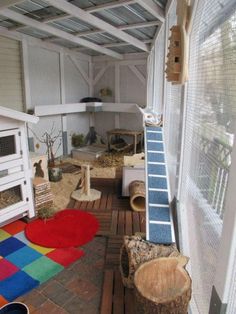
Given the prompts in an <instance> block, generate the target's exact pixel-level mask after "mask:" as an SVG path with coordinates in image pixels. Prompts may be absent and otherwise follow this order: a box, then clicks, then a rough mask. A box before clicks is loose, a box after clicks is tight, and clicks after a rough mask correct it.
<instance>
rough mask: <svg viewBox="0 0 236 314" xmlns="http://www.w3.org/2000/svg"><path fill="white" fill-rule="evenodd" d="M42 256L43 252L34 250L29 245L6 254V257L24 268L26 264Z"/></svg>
mask: <svg viewBox="0 0 236 314" xmlns="http://www.w3.org/2000/svg"><path fill="white" fill-rule="evenodd" d="M41 256H42V254H40V253H39V252H37V251H36V250H33V249H31V248H30V247H28V246H24V247H23V248H21V249H19V250H17V251H15V252H13V253H11V254H10V255H8V256H6V259H7V260H8V261H10V262H11V263H13V264H15V265H16V266H18V267H19V268H23V267H25V266H26V265H28V264H30V263H32V262H33V261H35V260H36V259H38V258H40V257H41Z"/></svg>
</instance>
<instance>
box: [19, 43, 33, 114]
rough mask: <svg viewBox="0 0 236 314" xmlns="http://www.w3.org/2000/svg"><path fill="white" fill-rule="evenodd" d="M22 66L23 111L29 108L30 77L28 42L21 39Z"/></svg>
mask: <svg viewBox="0 0 236 314" xmlns="http://www.w3.org/2000/svg"><path fill="white" fill-rule="evenodd" d="M21 49H22V67H23V80H24V98H25V108H24V109H25V111H27V110H28V109H31V93H30V79H29V54H28V44H27V42H26V40H25V39H24V40H22V43H21Z"/></svg>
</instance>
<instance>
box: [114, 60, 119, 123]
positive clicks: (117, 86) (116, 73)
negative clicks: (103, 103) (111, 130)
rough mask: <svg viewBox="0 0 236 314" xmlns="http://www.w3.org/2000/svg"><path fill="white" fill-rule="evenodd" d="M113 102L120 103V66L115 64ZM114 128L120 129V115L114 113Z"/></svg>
mask: <svg viewBox="0 0 236 314" xmlns="http://www.w3.org/2000/svg"><path fill="white" fill-rule="evenodd" d="M115 102H116V103H120V65H119V63H117V62H116V64H115ZM115 128H116V129H119V128H120V114H119V113H115Z"/></svg>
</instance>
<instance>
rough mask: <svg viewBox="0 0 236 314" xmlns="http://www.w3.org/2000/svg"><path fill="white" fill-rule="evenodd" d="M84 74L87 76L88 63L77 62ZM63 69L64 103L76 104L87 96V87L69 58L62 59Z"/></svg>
mask: <svg viewBox="0 0 236 314" xmlns="http://www.w3.org/2000/svg"><path fill="white" fill-rule="evenodd" d="M78 62H79V64H80V65H81V67H82V68H83V69H84V71H85V73H86V74H87V75H88V74H89V67H88V62H86V61H79V60H78ZM64 67H65V103H77V102H79V101H80V100H81V99H82V98H84V97H88V96H89V86H88V83H87V82H86V81H85V80H84V78H83V76H82V75H81V73H80V72H79V71H78V69H77V68H76V67H75V65H74V64H73V63H72V61H71V59H70V58H69V56H65V57H64Z"/></svg>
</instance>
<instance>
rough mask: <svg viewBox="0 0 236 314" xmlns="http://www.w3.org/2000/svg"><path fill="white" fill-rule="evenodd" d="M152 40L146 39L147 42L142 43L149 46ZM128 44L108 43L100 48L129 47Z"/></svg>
mask: <svg viewBox="0 0 236 314" xmlns="http://www.w3.org/2000/svg"><path fill="white" fill-rule="evenodd" d="M152 41H153V40H152V39H147V40H144V41H143V42H144V43H145V44H151V43H152ZM129 45H130V44H129V43H124V42H122V43H109V44H104V45H102V47H106V48H111V47H122V46H129Z"/></svg>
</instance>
